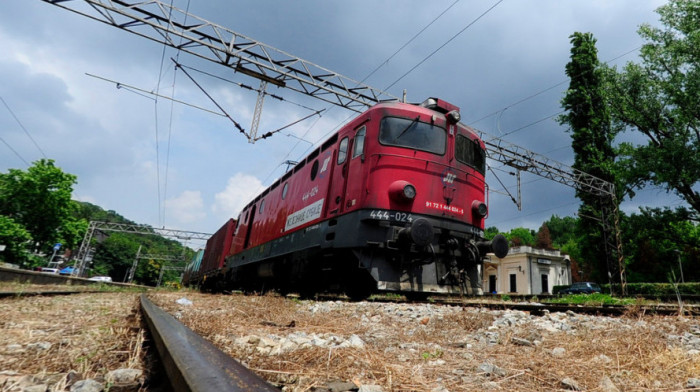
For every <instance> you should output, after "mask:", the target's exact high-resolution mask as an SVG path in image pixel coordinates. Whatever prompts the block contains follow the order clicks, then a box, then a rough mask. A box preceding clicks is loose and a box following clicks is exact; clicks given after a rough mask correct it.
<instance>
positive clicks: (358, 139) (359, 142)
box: [352, 127, 367, 158]
mask: <svg viewBox="0 0 700 392" xmlns="http://www.w3.org/2000/svg"><path fill="white" fill-rule="evenodd" d="M366 131H367V128H366V127H362V128H360V130H359V131H357V133H356V134H355V147H354V149H353V150H352V157H353V158H355V157H359V156H360V155H362V153H364V152H365V132H366Z"/></svg>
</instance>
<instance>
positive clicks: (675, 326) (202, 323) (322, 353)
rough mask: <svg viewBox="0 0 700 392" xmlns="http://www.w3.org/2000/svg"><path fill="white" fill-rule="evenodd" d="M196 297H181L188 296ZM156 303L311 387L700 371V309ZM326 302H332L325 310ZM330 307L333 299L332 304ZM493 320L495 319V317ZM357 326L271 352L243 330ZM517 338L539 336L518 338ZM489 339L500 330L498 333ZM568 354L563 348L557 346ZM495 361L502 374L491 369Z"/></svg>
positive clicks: (679, 375) (663, 384)
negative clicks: (542, 310)
mask: <svg viewBox="0 0 700 392" xmlns="http://www.w3.org/2000/svg"><path fill="white" fill-rule="evenodd" d="M183 296H185V297H187V298H188V299H190V300H192V301H193V302H194V304H193V305H192V306H180V305H177V304H176V303H175V300H176V299H178V298H181V297H183ZM152 297H153V299H154V302H156V303H157V304H158V305H160V306H163V307H164V308H165V309H166V310H168V311H170V312H171V313H173V314H175V315H176V316H177V317H178V318H180V320H181V321H183V322H184V323H185V324H186V325H188V326H189V327H191V328H192V329H194V330H195V331H196V332H198V333H200V334H202V335H203V336H204V337H205V338H207V339H209V340H210V341H212V342H213V343H215V344H216V345H218V346H219V347H220V348H222V349H223V350H224V351H225V352H228V353H230V354H231V355H232V356H234V357H235V358H239V359H240V360H241V361H242V362H244V363H245V364H246V365H247V366H248V367H250V368H251V369H253V370H255V371H256V372H257V373H258V374H260V375H261V376H263V377H265V378H266V379H268V380H269V381H271V382H273V383H277V384H280V385H284V386H285V390H289V391H307V390H312V389H313V388H314V387H320V386H324V385H326V384H327V383H328V382H329V381H333V380H342V381H354V382H355V383H356V384H358V385H364V384H369V385H372V384H375V385H380V386H382V388H383V389H384V390H385V391H387V392H388V391H438V390H441V389H440V388H445V389H446V390H448V391H473V390H486V389H488V390H519V391H543V390H545V391H546V390H560V389H561V388H562V387H561V385H560V382H561V380H562V379H564V378H566V377H569V378H572V379H574V380H575V381H576V382H577V383H578V385H579V386H580V388H581V389H582V390H601V389H600V388H601V387H600V383H601V380H603V379H605V378H608V379H610V380H611V381H612V382H613V383H614V384H615V385H616V386H617V388H619V390H621V391H650V390H653V391H678V390H683V389H684V387H685V385H686V382H687V380H688V379H689V378H691V377H696V378H697V377H700V356H698V355H695V356H693V355H690V354H689V353H688V352H687V349H684V348H681V347H678V346H676V345H674V344H671V343H670V341H669V339H668V335H669V334H673V335H682V334H683V333H684V332H686V331H689V330H690V327H691V326H693V325H696V326H697V325H698V320H697V319H683V318H679V317H650V316H637V317H621V318H616V319H610V318H598V319H593V318H590V317H588V316H573V317H572V318H571V320H570V321H569V323H570V324H571V325H574V326H575V329H573V330H572V331H569V332H563V331H556V332H551V331H547V330H544V329H542V328H541V327H538V326H537V325H535V324H533V323H532V322H528V323H524V324H519V325H510V326H502V327H499V328H494V327H491V326H492V325H493V322H494V320H496V319H497V318H498V317H500V314H501V313H502V312H494V311H485V310H478V309H473V308H471V309H470V308H450V309H451V310H449V311H444V310H438V308H439V306H433V307H432V308H431V311H430V312H428V315H427V316H421V317H418V318H414V317H409V316H410V314H412V313H411V312H410V311H406V312H401V313H396V312H394V311H387V310H386V309H388V308H386V307H385V306H387V305H382V304H372V303H347V304H337V303H331V304H328V303H326V304H325V305H324V304H323V303H321V304H317V303H314V302H306V301H303V302H300V301H293V300H289V299H285V298H280V297H276V296H262V297H257V296H243V295H232V296H224V295H205V294H200V293H194V292H184V293H182V292H181V293H161V294H157V295H154V296H152ZM319 306H320V307H321V308H323V307H324V306H325V307H326V308H327V309H325V310H322V311H316V312H314V310H318V308H319ZM329 309H330V310H329ZM490 327H491V328H490ZM300 332H305V333H307V334H313V333H317V334H334V335H337V336H341V337H343V338H346V339H347V338H349V337H350V336H351V335H353V334H355V335H357V336H359V337H360V338H361V339H362V340H363V341H364V343H365V346H364V348H334V349H329V348H320V347H309V348H303V349H297V350H294V351H289V352H284V353H282V354H279V355H269V354H265V353H260V352H258V350H256V349H255V348H254V347H253V346H251V345H246V344H241V343H240V342H237V339H239V338H241V337H244V336H249V335H256V336H260V337H265V336H268V335H274V336H278V337H280V336H281V337H286V336H288V335H290V334H293V333H300ZM513 337H517V338H522V339H527V340H529V341H533V342H534V341H537V342H538V343H537V344H535V345H532V346H523V345H518V344H515V343H514V341H513V340H512V338H513ZM489 339H491V340H492V341H491V342H489ZM561 348H563V349H564V350H565V351H564V352H563V353H558V354H557V355H555V354H554V351H555V350H554V349H558V351H561ZM485 363H490V364H493V365H496V366H497V367H498V368H500V369H502V370H503V373H501V374H493V375H490V374H486V373H484V372H483V371H482V370H480V366H482V365H483V364H485Z"/></svg>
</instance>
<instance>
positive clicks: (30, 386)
mask: <svg viewBox="0 0 700 392" xmlns="http://www.w3.org/2000/svg"><path fill="white" fill-rule="evenodd" d="M137 309H138V294H133V293H101V294H75V295H68V296H51V297H21V298H4V299H2V300H0V315H1V316H0V391H2V392H5V391H7V392H15V391H17V392H45V391H47V390H49V391H67V390H70V391H81V392H89V391H95V392H99V391H101V390H105V389H106V388H108V387H109V390H110V391H112V392H116V391H122V392H126V391H138V390H139V389H140V388H141V385H142V384H143V382H144V377H145V376H144V372H143V370H144V363H143V359H144V358H143V352H142V344H143V339H144V333H143V331H142V330H141V329H140V323H139V315H138V313H137Z"/></svg>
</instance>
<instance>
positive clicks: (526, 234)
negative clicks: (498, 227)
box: [506, 227, 535, 246]
mask: <svg viewBox="0 0 700 392" xmlns="http://www.w3.org/2000/svg"><path fill="white" fill-rule="evenodd" d="M506 239H508V242H510V244H511V246H534V245H535V232H534V231H533V230H530V229H526V228H524V227H516V228H514V229H511V231H509V232H508V234H506Z"/></svg>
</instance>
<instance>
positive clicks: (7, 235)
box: [0, 215, 32, 265]
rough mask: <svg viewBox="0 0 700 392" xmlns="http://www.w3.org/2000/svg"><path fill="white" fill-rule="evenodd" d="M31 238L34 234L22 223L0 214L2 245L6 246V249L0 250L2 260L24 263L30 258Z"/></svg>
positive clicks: (0, 238)
mask: <svg viewBox="0 0 700 392" xmlns="http://www.w3.org/2000/svg"><path fill="white" fill-rule="evenodd" d="M31 240H32V236H31V235H30V234H29V232H28V231H27V230H25V229H24V227H23V226H22V225H20V224H18V223H16V222H15V221H14V220H12V218H9V217H7V216H4V215H0V245H4V246H5V250H4V251H2V252H0V260H4V261H5V262H7V263H13V264H19V265H24V264H25V263H26V262H27V260H28V256H29V254H28V252H27V247H28V246H29V244H30V243H31Z"/></svg>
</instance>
